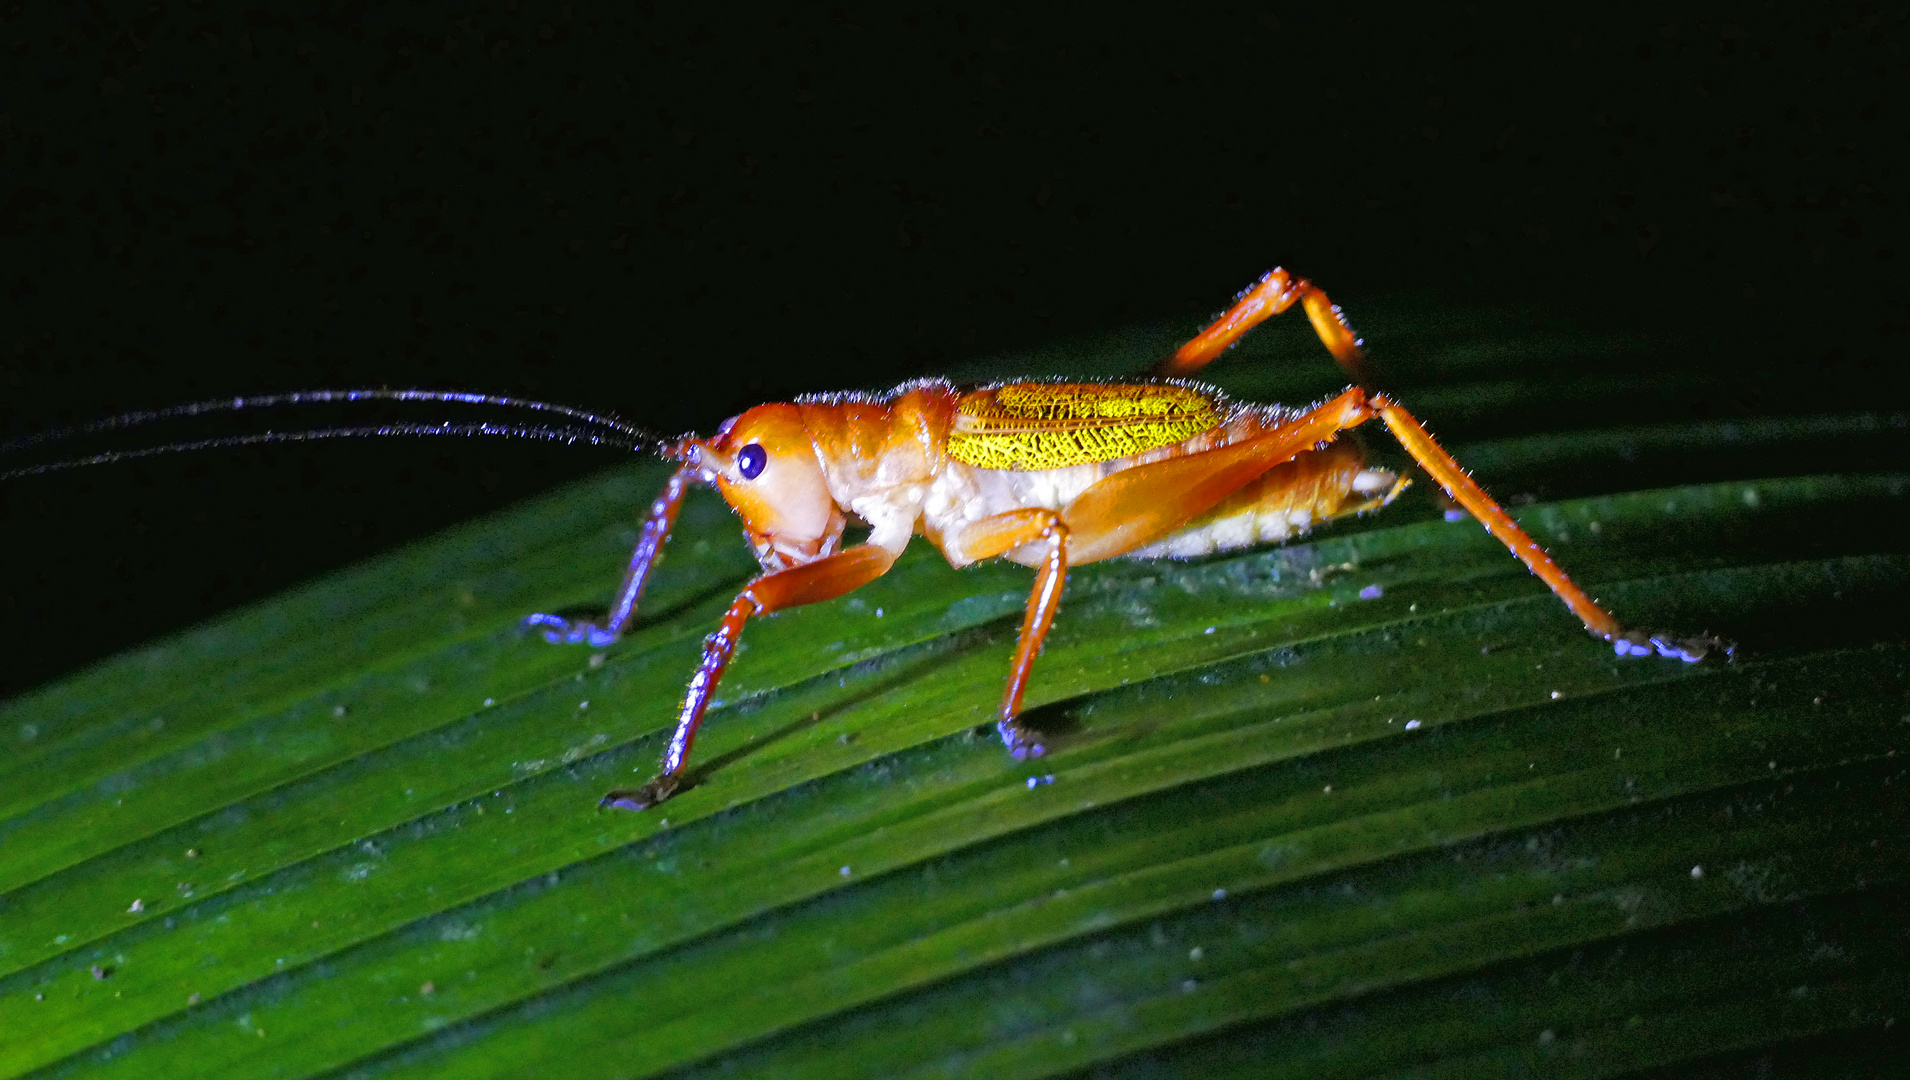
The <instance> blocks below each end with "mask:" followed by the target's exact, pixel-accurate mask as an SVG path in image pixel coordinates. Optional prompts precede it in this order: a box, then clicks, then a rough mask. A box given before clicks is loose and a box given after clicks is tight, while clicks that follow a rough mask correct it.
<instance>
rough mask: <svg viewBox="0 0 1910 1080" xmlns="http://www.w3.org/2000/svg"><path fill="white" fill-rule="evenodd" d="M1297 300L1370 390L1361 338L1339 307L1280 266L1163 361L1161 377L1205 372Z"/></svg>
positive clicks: (1342, 362) (1340, 358)
mask: <svg viewBox="0 0 1910 1080" xmlns="http://www.w3.org/2000/svg"><path fill="white" fill-rule="evenodd" d="M1296 301H1297V302H1298V303H1299V304H1300V306H1301V307H1302V308H1303V309H1304V310H1305V311H1306V315H1307V320H1308V321H1309V322H1311V323H1312V324H1313V331H1314V333H1316V334H1318V335H1320V341H1321V343H1322V344H1324V345H1325V346H1326V348H1327V351H1328V352H1330V353H1332V354H1333V358H1334V359H1336V360H1338V361H1339V362H1340V365H1341V366H1342V367H1344V368H1346V370H1347V371H1349V372H1351V373H1352V375H1353V381H1354V382H1357V383H1360V384H1362V385H1365V384H1366V383H1367V378H1366V354H1365V353H1364V352H1362V351H1361V350H1360V339H1359V335H1357V334H1355V333H1354V332H1353V327H1352V326H1351V325H1350V324H1349V323H1348V322H1347V321H1346V316H1345V315H1344V314H1342V313H1341V312H1340V308H1339V305H1337V304H1335V303H1334V302H1333V301H1331V300H1329V299H1327V296H1326V293H1324V292H1321V291H1320V289H1319V288H1318V287H1316V286H1315V285H1314V284H1313V283H1312V282H1310V281H1308V280H1307V279H1305V278H1298V277H1294V276H1292V275H1291V274H1288V273H1287V272H1286V271H1285V270H1282V269H1280V268H1279V267H1275V268H1274V269H1272V270H1270V271H1268V272H1267V275H1266V276H1265V277H1263V278H1261V279H1260V280H1259V281H1257V282H1255V283H1254V285H1253V287H1252V288H1250V289H1248V290H1247V291H1246V292H1244V293H1241V294H1240V298H1239V299H1238V300H1235V301H1234V305H1233V307H1230V308H1228V309H1227V311H1226V313H1225V314H1223V315H1221V317H1220V318H1218V319H1216V320H1214V322H1213V324H1212V325H1210V326H1209V327H1207V329H1205V330H1202V331H1201V332H1200V333H1198V334H1195V335H1194V336H1193V338H1191V339H1190V340H1189V341H1188V342H1187V343H1186V344H1185V345H1182V346H1181V347H1180V348H1179V349H1176V350H1175V351H1174V355H1172V356H1170V357H1168V358H1167V359H1165V360H1163V361H1161V363H1160V364H1159V366H1158V367H1156V368H1155V371H1156V373H1157V374H1161V375H1191V374H1193V373H1194V372H1196V371H1199V370H1200V369H1201V368H1203V367H1206V366H1207V365H1208V364H1209V363H1211V362H1212V361H1213V359H1214V358H1215V357H1217V356H1219V355H1220V354H1221V353H1223V352H1226V351H1227V350H1228V349H1230V348H1232V347H1233V344H1234V342H1236V341H1239V340H1240V338H1241V336H1242V335H1243V334H1245V333H1246V332H1247V331H1249V330H1252V329H1253V328H1254V327H1256V326H1259V325H1260V324H1261V323H1263V322H1266V321H1267V320H1268V319H1271V318H1273V317H1274V316H1275V315H1278V314H1280V313H1281V312H1283V311H1285V310H1287V309H1288V308H1290V307H1292V306H1293V305H1294V303H1295V302H1296Z"/></svg>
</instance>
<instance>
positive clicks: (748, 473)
mask: <svg viewBox="0 0 1910 1080" xmlns="http://www.w3.org/2000/svg"><path fill="white" fill-rule="evenodd" d="M767 464H769V452H768V451H767V450H764V449H763V448H762V446H761V444H759V443H750V444H749V445H748V446H745V447H743V449H742V452H741V453H739V454H737V455H736V467H737V469H739V470H741V472H742V474H743V479H745V480H754V479H756V478H757V477H759V476H761V475H763V466H765V465H767Z"/></svg>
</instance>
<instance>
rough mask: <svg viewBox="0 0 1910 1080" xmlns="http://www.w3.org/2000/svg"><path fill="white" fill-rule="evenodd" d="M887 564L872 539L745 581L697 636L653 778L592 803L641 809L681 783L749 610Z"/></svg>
mask: <svg viewBox="0 0 1910 1080" xmlns="http://www.w3.org/2000/svg"><path fill="white" fill-rule="evenodd" d="M893 565H895V552H893V551H890V550H889V549H888V548H885V547H881V546H879V545H876V544H863V545H861V546H860V547H853V548H850V549H849V550H848V551H839V552H837V553H836V554H834V555H831V556H829V557H828V558H825V559H818V560H816V561H815V562H812V563H805V564H803V565H801V566H792V567H790V568H789V569H787V570H778V571H776V572H775V573H773V574H765V575H763V576H762V577H759V578H757V579H756V580H755V581H752V582H750V583H749V585H748V586H747V587H745V588H744V589H743V591H742V592H741V593H739V594H737V597H736V600H735V601H734V602H733V603H731V604H730V609H729V611H728V612H726V613H725V614H724V615H723V621H722V623H721V624H719V625H718V626H717V628H716V632H715V633H714V634H711V635H710V636H709V637H707V638H705V639H703V659H702V661H701V662H699V663H698V664H697V666H696V674H694V675H692V676H691V677H690V685H689V689H687V690H685V691H684V693H683V707H682V709H681V710H680V711H679V712H678V714H677V721H676V730H675V731H674V732H672V733H671V735H670V745H669V747H668V748H667V749H665V750H664V752H663V767H662V768H661V770H659V771H658V773H657V775H656V777H655V779H652V780H651V781H650V782H649V783H647V784H645V785H643V786H642V787H640V788H637V789H636V790H634V791H613V792H611V793H610V794H608V795H605V796H604V797H603V801H602V802H600V803H599V804H598V805H600V806H615V807H618V808H620V809H624V810H644V809H648V808H649V807H652V806H655V805H656V804H657V803H660V802H662V801H663V800H665V799H667V798H669V797H670V796H671V795H674V794H675V793H676V792H677V791H678V789H680V788H681V787H682V786H683V781H684V774H685V772H686V771H687V765H688V763H689V758H690V744H691V743H693V742H695V741H696V731H697V728H699V727H701V726H702V725H703V714H704V713H705V712H707V711H708V710H709V707H710V699H711V697H713V696H714V695H715V693H716V684H717V682H718V681H719V680H720V679H722V677H723V670H724V669H725V668H727V667H728V666H729V662H730V657H731V656H733V655H735V653H736V643H737V642H738V641H739V640H741V639H742V636H743V624H744V623H746V622H748V621H749V619H750V617H751V616H754V615H767V614H769V613H770V612H772V611H781V610H783V609H784V608H792V607H800V606H802V605H803V604H815V603H820V602H821V601H824V600H833V599H835V598H836V597H838V596H841V595H842V594H844V593H848V592H854V591H855V590H856V589H859V588H861V587H862V586H864V585H867V584H868V583H869V582H871V581H874V580H875V579H876V578H879V577H881V576H882V575H883V574H886V573H888V571H889V567H891V566H893Z"/></svg>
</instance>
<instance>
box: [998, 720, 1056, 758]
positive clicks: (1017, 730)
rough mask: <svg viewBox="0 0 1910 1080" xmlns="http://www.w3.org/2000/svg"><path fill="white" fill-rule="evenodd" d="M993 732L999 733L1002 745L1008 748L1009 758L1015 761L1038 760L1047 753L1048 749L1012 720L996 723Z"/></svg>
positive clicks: (1031, 733)
mask: <svg viewBox="0 0 1910 1080" xmlns="http://www.w3.org/2000/svg"><path fill="white" fill-rule="evenodd" d="M995 730H996V731H998V732H1000V733H1001V741H1002V745H1004V746H1006V747H1008V754H1009V756H1010V757H1013V758H1014V759H1015V760H1016V761H1026V760H1028V759H1029V758H1038V757H1040V756H1042V755H1043V754H1046V753H1047V752H1048V748H1047V747H1046V746H1043V745H1042V744H1041V743H1040V742H1039V741H1037V738H1036V736H1035V733H1034V732H1032V731H1029V730H1028V729H1027V728H1025V727H1022V726H1021V724H1020V723H1018V722H1016V721H1014V720H1002V721H1000V722H998V723H997V724H996V725H995Z"/></svg>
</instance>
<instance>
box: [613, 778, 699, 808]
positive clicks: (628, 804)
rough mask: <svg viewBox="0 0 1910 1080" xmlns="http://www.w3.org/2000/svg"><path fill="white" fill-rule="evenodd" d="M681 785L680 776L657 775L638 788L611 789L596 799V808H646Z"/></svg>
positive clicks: (672, 793)
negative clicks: (627, 789) (626, 789)
mask: <svg viewBox="0 0 1910 1080" xmlns="http://www.w3.org/2000/svg"><path fill="white" fill-rule="evenodd" d="M682 786H683V778H682V777H680V776H668V775H665V776H659V777H657V778H656V779H654V780H652V781H650V782H649V783H647V784H645V785H643V786H642V787H640V788H636V789H633V790H630V791H612V792H610V793H608V794H606V795H605V796H604V797H603V798H601V799H598V800H597V809H598V810H633V811H643V810H648V809H650V808H651V807H652V806H655V805H656V804H658V803H660V802H662V801H663V800H665V799H667V798H669V797H670V796H672V795H674V794H676V793H677V789H678V788H681V787H682Z"/></svg>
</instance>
